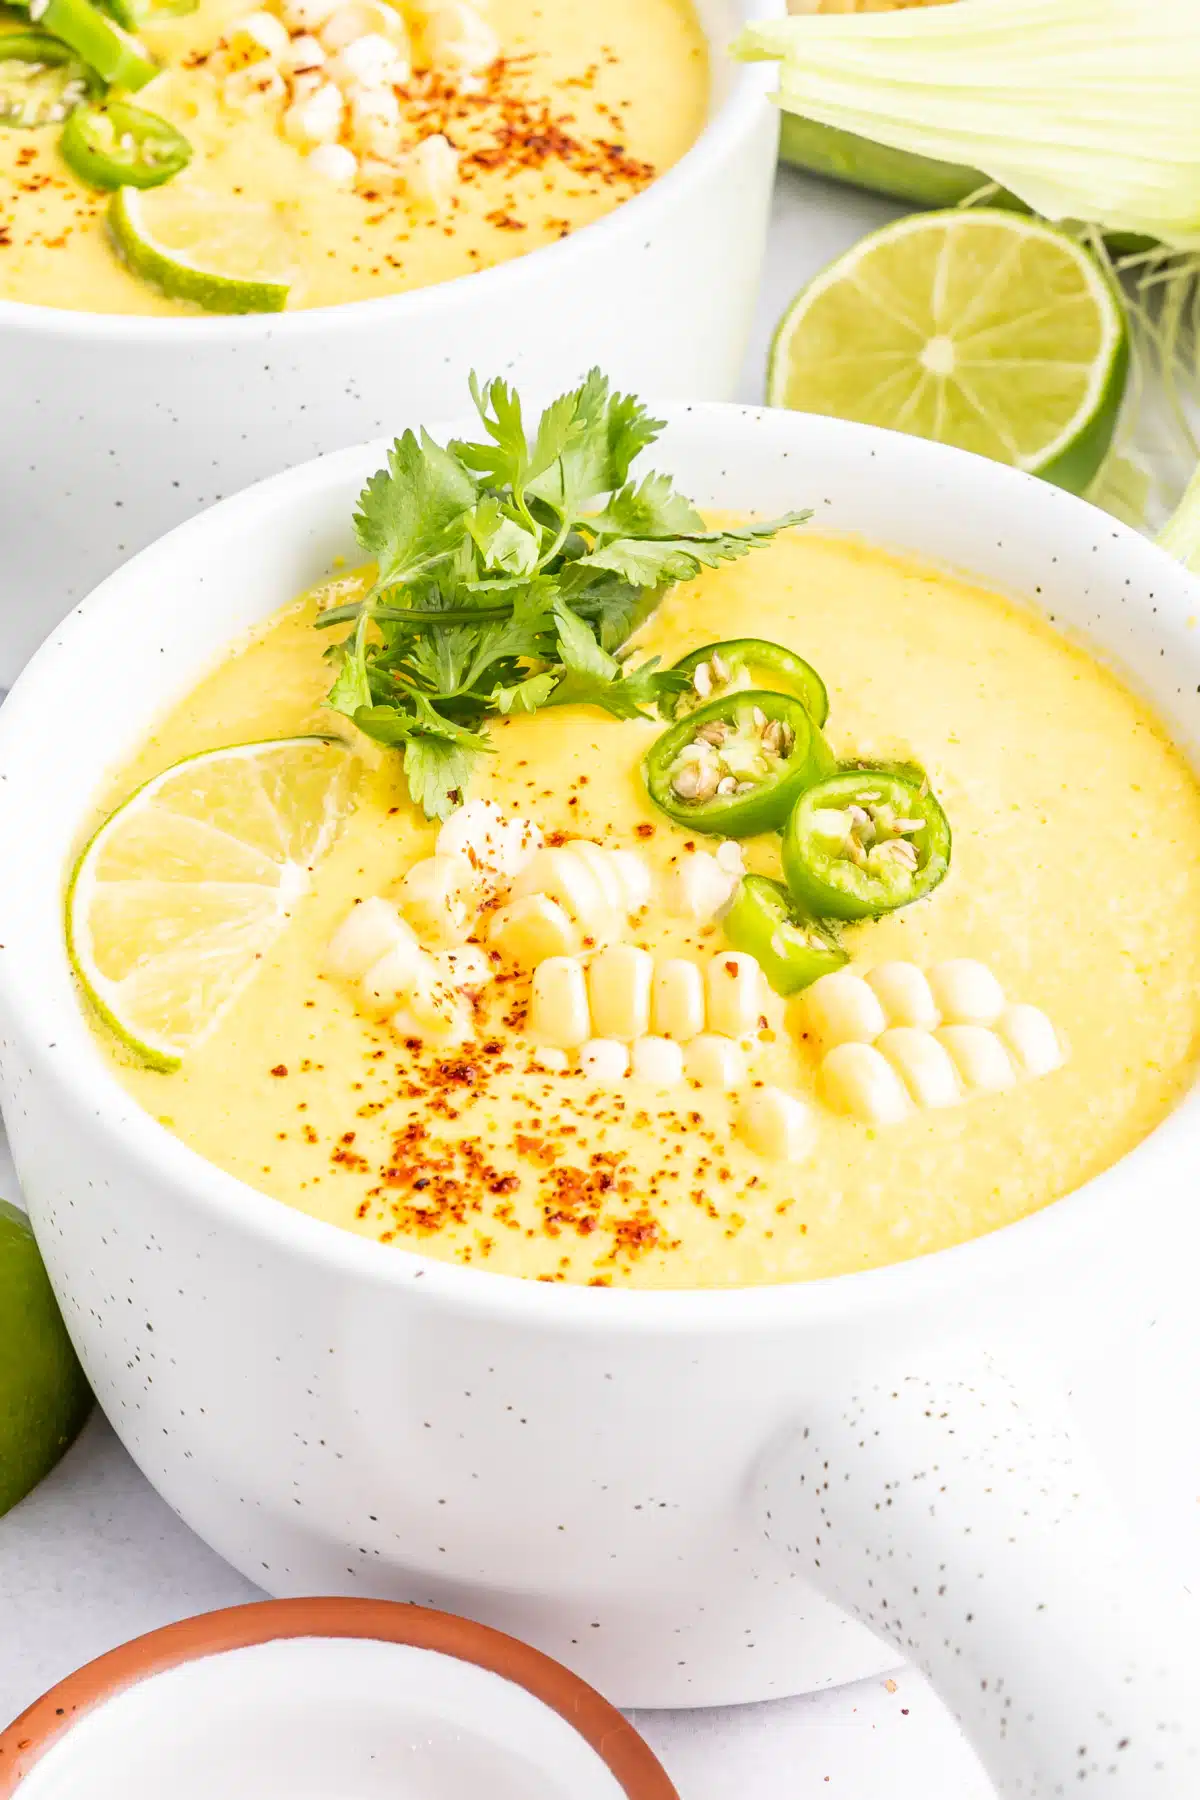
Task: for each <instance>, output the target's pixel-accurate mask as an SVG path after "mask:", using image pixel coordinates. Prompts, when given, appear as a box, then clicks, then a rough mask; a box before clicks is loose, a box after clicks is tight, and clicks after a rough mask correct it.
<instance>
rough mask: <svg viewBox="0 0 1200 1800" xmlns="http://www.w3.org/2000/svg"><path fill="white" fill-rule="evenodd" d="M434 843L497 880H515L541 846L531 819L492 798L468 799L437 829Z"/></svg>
mask: <svg viewBox="0 0 1200 1800" xmlns="http://www.w3.org/2000/svg"><path fill="white" fill-rule="evenodd" d="M437 847H438V849H439V850H440V851H444V852H445V853H446V854H447V855H456V856H465V857H466V859H467V861H468V862H469V863H470V864H471V867H472V868H473V869H475V870H477V871H478V872H479V873H480V874H482V875H484V876H489V877H493V878H495V880H496V881H497V882H499V883H501V884H502V883H504V882H508V881H512V880H515V878H516V877H517V876H518V875H519V874H520V873H521V871H522V869H524V868H525V867H526V865H527V864H528V863H529V862H530V861H531V860H532V858H533V857H534V856H535V855H536V854H537V852H538V851H539V850H540V849H541V847H542V834H541V831H540V830H539V829H538V827H537V826H536V825H535V824H534V823H533V821H532V819H523V818H520V817H517V816H511V815H510V814H508V813H506V812H505V811H504V810H503V808H502V807H499V806H497V805H496V802H495V801H494V800H468V801H467V802H466V803H465V805H463V806H460V807H459V809H458V811H457V812H454V813H451V815H450V817H449V818H448V819H447V820H446V822H445V824H444V825H443V826H442V828H441V830H440V831H439V832H438V839H437Z"/></svg>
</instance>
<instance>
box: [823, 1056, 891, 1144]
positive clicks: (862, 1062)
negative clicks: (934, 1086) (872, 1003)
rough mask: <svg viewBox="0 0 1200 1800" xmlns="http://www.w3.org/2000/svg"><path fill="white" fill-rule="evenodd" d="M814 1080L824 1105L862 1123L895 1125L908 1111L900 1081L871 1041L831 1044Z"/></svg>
mask: <svg viewBox="0 0 1200 1800" xmlns="http://www.w3.org/2000/svg"><path fill="white" fill-rule="evenodd" d="M818 1080H819V1083H820V1088H821V1095H822V1098H823V1099H824V1101H825V1103H826V1105H827V1106H831V1107H832V1108H833V1110H834V1111H835V1112H843V1113H849V1114H850V1116H851V1118H853V1119H861V1120H862V1121H863V1123H864V1124H866V1125H895V1124H897V1123H898V1122H899V1121H900V1120H901V1119H904V1118H907V1116H908V1114H909V1111H910V1110H911V1109H910V1106H909V1099H908V1094H907V1093H906V1091H905V1087H904V1083H903V1082H902V1081H901V1079H900V1077H899V1075H897V1073H896V1071H895V1069H893V1067H892V1065H891V1063H890V1062H888V1060H887V1058H886V1057H884V1056H882V1055H881V1054H880V1052H879V1051H878V1050H877V1049H876V1048H875V1047H874V1045H873V1044H864V1043H861V1042H855V1041H847V1042H843V1043H840V1044H837V1045H835V1046H834V1048H833V1049H832V1050H831V1051H830V1052H829V1054H828V1055H827V1056H826V1057H825V1059H824V1061H823V1062H822V1063H821V1067H820V1070H819V1073H818Z"/></svg>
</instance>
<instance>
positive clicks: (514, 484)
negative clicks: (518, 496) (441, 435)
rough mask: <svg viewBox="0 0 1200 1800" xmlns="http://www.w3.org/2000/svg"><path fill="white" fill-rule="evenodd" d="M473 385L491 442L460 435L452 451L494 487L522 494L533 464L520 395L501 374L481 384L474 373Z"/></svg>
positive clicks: (481, 417) (477, 405)
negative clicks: (466, 439) (527, 470)
mask: <svg viewBox="0 0 1200 1800" xmlns="http://www.w3.org/2000/svg"><path fill="white" fill-rule="evenodd" d="M470 386H471V398H472V400H473V401H474V402H475V410H476V411H477V412H478V414H479V417H480V419H481V420H482V421H483V428H484V430H485V431H486V432H487V435H488V437H489V439H490V440H491V441H490V443H482V444H476V443H469V442H467V441H465V440H462V439H458V438H456V439H455V440H454V442H453V443H452V444H451V445H450V450H451V453H452V454H453V455H454V456H455V457H456V459H457V460H458V461H459V462H460V463H463V464H464V465H465V466H466V467H467V468H468V469H471V470H473V471H474V473H475V474H476V475H480V476H482V477H483V479H484V480H485V481H486V482H487V484H488V485H489V486H490V487H494V488H503V487H510V488H512V490H513V491H514V493H520V492H521V490H522V489H523V487H524V485H525V472H526V469H527V467H528V463H529V445H528V443H527V442H526V439H525V424H524V420H523V418H522V415H521V401H520V397H519V396H518V395H517V394H516V393H514V391H513V390H512V388H510V387H509V385H508V383H507V382H506V381H502V380H501V379H500V377H499V376H496V378H495V380H493V381H489V382H487V383H486V384H485V385H481V384H480V382H479V380H478V379H477V378H476V376H474V375H472V376H471V381H470Z"/></svg>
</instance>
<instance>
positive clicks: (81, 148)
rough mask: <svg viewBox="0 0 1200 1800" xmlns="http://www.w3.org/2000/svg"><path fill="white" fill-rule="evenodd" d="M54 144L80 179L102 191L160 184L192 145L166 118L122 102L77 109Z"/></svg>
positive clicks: (177, 167) (175, 172)
mask: <svg viewBox="0 0 1200 1800" xmlns="http://www.w3.org/2000/svg"><path fill="white" fill-rule="evenodd" d="M58 147H59V149H60V150H61V152H62V155H63V160H64V161H65V162H66V163H67V164H68V165H69V166H70V167H71V168H72V169H73V170H74V171H75V173H76V175H78V177H79V179H80V180H81V181H86V182H87V183H88V185H89V186H90V187H95V188H106V189H108V188H119V187H138V188H151V187H160V186H161V185H162V183H163V182H164V181H170V179H171V177H172V175H178V173H179V171H180V169H183V168H186V167H187V165H188V163H189V162H190V161H191V156H192V146H191V145H190V144H189V143H188V141H187V139H186V138H185V137H184V135H183V133H182V132H181V131H176V129H175V127H174V125H172V124H171V123H170V121H169V120H167V119H160V118H159V116H158V114H157V113H152V112H143V111H142V109H141V108H140V107H138V106H127V105H126V103H125V102H124V101H123V100H110V101H109V103H108V105H107V106H78V107H76V109H75V111H74V112H73V113H72V114H71V116H70V118H69V119H68V120H67V122H66V124H65V125H64V127H63V134H62V137H61V139H60V140H59V146H58Z"/></svg>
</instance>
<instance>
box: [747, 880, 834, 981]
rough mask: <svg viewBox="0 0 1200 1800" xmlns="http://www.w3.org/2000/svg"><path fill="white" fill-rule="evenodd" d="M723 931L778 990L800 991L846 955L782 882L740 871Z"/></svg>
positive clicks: (829, 970) (818, 978) (827, 973)
mask: <svg viewBox="0 0 1200 1800" xmlns="http://www.w3.org/2000/svg"><path fill="white" fill-rule="evenodd" d="M724 926H725V936H726V937H727V938H728V939H729V942H730V943H731V944H732V945H733V947H734V949H735V950H745V951H746V952H747V954H748V955H750V956H753V957H754V958H756V960H757V962H758V964H759V966H760V968H761V969H762V972H763V974H764V975H765V976H766V978H767V980H768V981H769V982H770V984H771V986H772V987H773V988H774V989H775V992H776V993H777V994H798V993H799V992H800V990H801V988H806V987H811V986H812V984H813V982H814V981H819V980H820V979H821V976H822V975H829V974H831V973H832V972H833V970H834V969H840V968H842V967H843V965H844V964H846V963H847V962H849V960H850V958H849V956H848V955H847V953H846V952H845V951H844V950H843V949H842V946H841V945H840V944H839V943H838V941H837V939H836V938H835V937H834V936H833V933H832V932H830V931H827V930H826V928H825V927H824V926H823V925H819V924H818V923H817V921H816V920H815V919H806V918H804V917H803V916H802V915H801V914H800V913H799V912H798V911H797V910H796V906H795V904H794V902H793V900H792V897H791V895H790V894H789V893H788V891H787V889H786V888H785V887H784V885H783V883H782V882H781V881H771V880H770V879H769V877H768V876H766V875H744V876H743V877H742V880H741V884H740V886H739V887H738V890H737V893H736V894H735V895H734V897H733V904H732V906H731V907H730V908H729V911H728V912H727V913H726V914H725V919H724Z"/></svg>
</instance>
